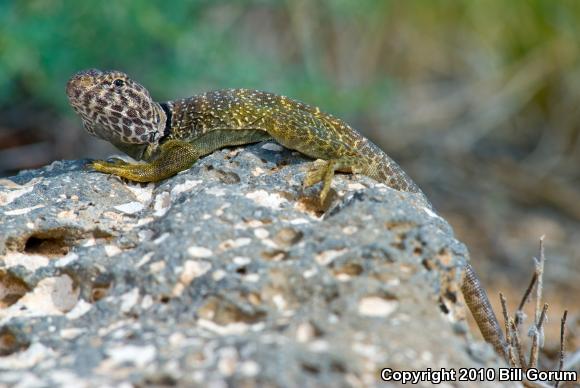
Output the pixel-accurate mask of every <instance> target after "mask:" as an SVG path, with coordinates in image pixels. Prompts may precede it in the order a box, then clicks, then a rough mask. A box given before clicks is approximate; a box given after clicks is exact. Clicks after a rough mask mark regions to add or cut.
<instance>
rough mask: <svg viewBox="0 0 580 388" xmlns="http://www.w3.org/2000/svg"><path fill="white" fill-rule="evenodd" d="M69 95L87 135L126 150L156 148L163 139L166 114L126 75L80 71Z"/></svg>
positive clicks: (73, 78)
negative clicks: (130, 148) (135, 147)
mask: <svg viewBox="0 0 580 388" xmlns="http://www.w3.org/2000/svg"><path fill="white" fill-rule="evenodd" d="M66 94H67V96H68V99H69V101H70V104H71V106H72V107H73V109H74V110H75V112H77V113H78V114H79V115H80V116H81V118H82V120H83V125H84V127H85V129H86V130H87V132H89V133H90V134H91V135H93V136H96V137H99V138H101V139H103V140H107V141H109V142H111V143H113V144H114V145H116V146H117V147H119V148H122V149H123V150H124V151H126V148H127V147H132V146H133V145H141V146H143V145H148V146H151V145H153V146H155V145H157V143H158V141H159V139H160V138H161V137H162V136H163V132H164V129H165V125H166V115H165V112H164V111H163V109H162V108H161V106H160V105H159V104H158V103H157V102H155V101H153V99H152V98H151V96H150V95H149V92H148V91H147V89H145V87H143V86H142V85H140V84H139V83H137V82H135V81H133V80H132V79H131V78H129V77H128V76H127V74H125V73H123V72H120V71H114V70H111V71H100V70H96V69H90V70H84V71H81V72H78V73H76V74H75V75H73V76H72V77H71V79H70V80H69V81H68V83H67V85H66ZM140 148H144V147H140ZM131 156H133V155H131Z"/></svg>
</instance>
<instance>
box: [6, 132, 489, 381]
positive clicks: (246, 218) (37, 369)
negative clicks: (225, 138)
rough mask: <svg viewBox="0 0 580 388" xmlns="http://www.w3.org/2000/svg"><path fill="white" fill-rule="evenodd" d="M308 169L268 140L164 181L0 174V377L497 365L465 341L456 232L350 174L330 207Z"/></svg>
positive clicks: (328, 374)
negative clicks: (306, 183)
mask: <svg viewBox="0 0 580 388" xmlns="http://www.w3.org/2000/svg"><path fill="white" fill-rule="evenodd" d="M308 162H309V161H307V160H306V159H304V158H303V157H301V156H300V155H298V154H297V153H293V152H291V151H288V150H285V149H282V148H281V147H280V146H278V145H277V144H275V143H271V142H267V143H261V144H256V145H252V146H248V147H243V148H236V149H224V150H221V151H218V152H215V153H214V154H212V155H210V156H208V157H206V158H203V159H202V160H200V161H199V162H198V163H196V164H195V166H194V167H192V168H191V169H190V170H188V171H185V172H182V173H180V174H178V175H177V176H175V177H173V178H171V179H168V180H166V181H163V182H160V183H157V184H147V185H143V184H135V183H128V182H123V181H121V180H119V179H117V178H115V177H110V176H106V175H103V174H100V173H96V172H91V171H89V170H87V169H86V168H85V167H84V165H85V163H86V161H66V162H55V163H53V164H51V165H50V166H47V167H45V168H42V169H39V170H34V171H25V172H22V173H20V174H19V175H17V176H14V177H11V178H9V179H4V180H1V181H0V384H7V385H17V386H19V387H27V386H59V385H69V386H103V385H116V384H119V383H121V382H128V383H131V384H133V385H135V386H148V385H155V384H158V385H177V386H215V387H223V386H228V385H236V386H237V385H242V386H248V387H251V386H329V387H331V386H332V387H340V386H374V385H381V384H383V383H381V381H380V370H381V369H382V368H386V367H389V368H392V369H400V370H409V369H419V370H426V369H427V368H432V369H434V368H443V367H445V368H459V367H482V366H484V364H485V363H487V365H497V362H498V361H497V359H496V358H495V357H493V356H492V357H475V356H473V355H472V353H473V352H470V351H469V349H470V345H469V343H468V341H467V340H466V338H465V325H464V324H463V323H462V322H461V315H462V314H464V310H463V307H462V304H461V302H460V301H461V297H460V295H459V293H460V291H459V280H460V276H461V267H462V265H463V264H464V262H465V260H467V259H468V258H467V251H466V249H465V247H464V246H463V245H462V244H461V243H459V242H458V241H456V240H455V239H454V237H453V232H452V230H451V228H450V227H449V225H448V224H447V223H446V222H445V221H444V220H443V219H441V218H440V217H438V216H437V215H436V214H435V213H434V212H433V211H432V210H430V209H429V207H427V206H426V204H425V203H423V202H422V201H421V198H419V197H418V196H416V195H413V194H407V193H401V192H398V191H394V190H391V189H389V188H387V187H386V186H385V185H382V184H378V183H376V182H374V181H373V180H372V179H369V178H366V177H353V176H349V175H340V174H339V175H338V176H337V177H336V178H335V182H334V183H333V193H332V195H331V196H330V199H329V201H327V203H326V204H325V205H324V206H322V205H319V204H318V202H317V194H318V190H319V186H315V187H313V188H309V189H307V190H304V189H303V188H302V187H301V182H302V180H303V178H304V175H305V173H306V171H307V170H308ZM488 353H489V352H488ZM488 353H486V352H483V354H487V355H488V356H489V354H488ZM477 385H480V384H477Z"/></svg>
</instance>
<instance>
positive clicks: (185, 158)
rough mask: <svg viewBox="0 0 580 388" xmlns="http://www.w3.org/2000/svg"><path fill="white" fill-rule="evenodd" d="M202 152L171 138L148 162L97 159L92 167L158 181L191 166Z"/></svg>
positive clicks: (143, 179) (133, 178)
mask: <svg viewBox="0 0 580 388" xmlns="http://www.w3.org/2000/svg"><path fill="white" fill-rule="evenodd" d="M200 156H202V152H201V151H200V150H199V149H198V148H197V147H195V146H194V145H192V144H190V143H188V142H185V141H182V140H169V141H167V143H165V144H163V145H162V146H161V148H160V151H159V155H158V156H157V157H156V158H155V159H153V160H151V161H149V162H146V163H126V162H122V161H119V160H115V161H113V162H106V161H102V160H96V161H94V162H93V163H91V167H92V168H94V169H95V170H96V171H99V172H104V173H107V174H113V175H117V176H120V177H121V178H126V179H129V180H131V181H136V182H156V181H160V180H162V179H165V178H168V177H170V176H173V175H175V174H177V173H178V172H180V171H183V170H186V169H188V168H190V167H191V166H192V165H193V163H195V161H196V160H197V159H199V157H200Z"/></svg>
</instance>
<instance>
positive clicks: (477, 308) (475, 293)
mask: <svg viewBox="0 0 580 388" xmlns="http://www.w3.org/2000/svg"><path fill="white" fill-rule="evenodd" d="M461 291H462V293H463V297H464V299H465V302H466V303H467V307H469V310H470V311H471V314H472V315H473V317H474V318H475V321H476V322H477V326H478V327H479V331H480V332H481V334H482V335H483V338H484V339H485V341H486V342H488V343H489V344H491V345H492V346H493V348H494V349H495V351H496V353H497V354H500V355H502V356H503V357H504V358H505V359H506V360H507V353H506V341H505V338H504V335H503V332H502V330H501V328H500V327H499V323H498V321H497V318H496V316H495V313H494V312H493V309H492V308H491V304H490V303H489V298H488V297H487V293H486V292H485V290H484V289H483V287H482V286H481V282H480V280H479V278H478V277H477V275H476V274H475V270H474V269H473V267H472V266H471V264H469V263H467V264H466V265H465V277H464V278H463V282H462V284H461Z"/></svg>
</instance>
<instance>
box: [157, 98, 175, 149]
mask: <svg viewBox="0 0 580 388" xmlns="http://www.w3.org/2000/svg"><path fill="white" fill-rule="evenodd" d="M159 106H160V107H161V109H163V111H164V112H165V128H164V129H163V136H161V139H159V143H163V142H164V141H165V140H166V139H167V137H168V136H169V134H170V133H171V116H172V114H171V108H170V107H169V103H167V102H160V103H159Z"/></svg>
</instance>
